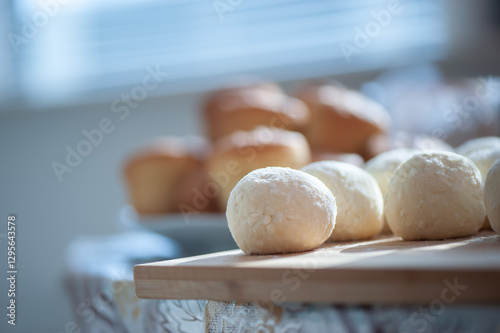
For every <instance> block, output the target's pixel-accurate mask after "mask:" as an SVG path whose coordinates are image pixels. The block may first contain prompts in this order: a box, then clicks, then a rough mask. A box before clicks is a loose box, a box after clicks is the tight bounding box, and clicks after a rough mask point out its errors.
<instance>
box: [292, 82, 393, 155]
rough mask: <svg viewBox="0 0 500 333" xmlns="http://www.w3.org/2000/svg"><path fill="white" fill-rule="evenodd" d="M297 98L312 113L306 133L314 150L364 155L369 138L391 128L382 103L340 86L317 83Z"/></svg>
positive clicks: (304, 90)
mask: <svg viewBox="0 0 500 333" xmlns="http://www.w3.org/2000/svg"><path fill="white" fill-rule="evenodd" d="M296 96H297V97H298V98H299V99H301V100H302V101H304V102H305V103H306V104H307V106H308V107H309V109H310V110H311V119H310V121H309V124H308V125H307V127H306V129H305V132H304V133H305V136H306V138H307V139H308V141H309V144H310V145H311V148H312V149H314V150H327V151H332V152H338V153H358V154H364V152H365V146H366V144H367V142H368V140H369V138H370V137H371V136H373V135H375V134H380V133H385V132H387V131H388V129H389V127H390V117H389V114H388V112H387V111H386V110H385V109H384V108H383V107H382V106H381V105H380V104H378V103H376V102H374V101H372V100H370V99H368V98H366V97H365V96H363V95H362V94H360V93H358V92H356V91H353V90H349V89H347V88H344V87H341V86H336V85H331V84H314V85H310V86H308V87H306V88H304V89H302V90H301V91H299V93H298V94H297V95H296ZM363 157H364V156H363Z"/></svg>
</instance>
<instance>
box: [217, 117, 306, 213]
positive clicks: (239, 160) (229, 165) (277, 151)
mask: <svg viewBox="0 0 500 333" xmlns="http://www.w3.org/2000/svg"><path fill="white" fill-rule="evenodd" d="M310 160H311V152H310V149H309V146H308V144H307V141H306V139H305V138H304V136H303V135H302V134H300V133H298V132H291V131H286V130H281V129H277V128H269V127H258V128H256V129H254V130H253V131H249V132H243V131H240V132H235V133H233V134H231V135H229V136H227V137H224V138H222V139H220V140H218V141H217V142H216V143H215V144H214V149H213V153H212V156H211V157H210V158H209V161H208V173H209V175H210V177H211V178H212V179H213V180H214V181H216V182H217V183H218V185H219V186H220V192H219V195H218V200H219V205H220V207H224V208H225V207H226V204H227V200H228V199H229V194H230V193H231V190H232V189H233V188H234V186H236V184H237V183H238V181H240V179H241V178H243V177H244V176H245V175H246V174H248V173H249V172H250V171H253V170H255V169H260V168H265V167H269V166H279V167H290V168H294V169H300V168H301V167H303V166H304V165H306V164H307V163H309V162H310Z"/></svg>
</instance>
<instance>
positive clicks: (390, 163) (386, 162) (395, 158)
mask: <svg viewBox="0 0 500 333" xmlns="http://www.w3.org/2000/svg"><path fill="white" fill-rule="evenodd" d="M417 152H418V150H415V149H409V148H401V149H394V150H390V151H387V152H385V153H382V154H379V155H377V156H376V157H374V158H372V159H371V160H369V161H368V162H367V163H366V165H365V170H366V172H368V173H369V174H370V175H372V176H373V178H375V180H376V181H377V184H378V186H379V188H380V191H381V192H382V196H384V195H385V194H386V193H387V187H388V186H389V181H390V180H391V178H392V175H393V174H394V171H395V170H396V169H397V167H398V166H399V165H400V164H401V163H403V162H404V161H406V160H407V159H409V158H410V157H411V156H412V155H414V154H416V153H417ZM382 233H384V234H387V233H392V231H391V228H390V227H389V224H388V223H387V219H386V218H385V216H384V227H383V229H382Z"/></svg>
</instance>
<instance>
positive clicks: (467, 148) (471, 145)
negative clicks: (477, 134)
mask: <svg viewBox="0 0 500 333" xmlns="http://www.w3.org/2000/svg"><path fill="white" fill-rule="evenodd" d="M490 148H497V149H500V138H499V137H497V136H486V137H482V138H475V139H471V140H469V141H466V142H464V143H463V144H462V145H460V146H458V147H457V148H456V152H457V153H458V154H460V155H464V156H466V157H469V154H471V153H474V152H476V151H478V150H482V149H490Z"/></svg>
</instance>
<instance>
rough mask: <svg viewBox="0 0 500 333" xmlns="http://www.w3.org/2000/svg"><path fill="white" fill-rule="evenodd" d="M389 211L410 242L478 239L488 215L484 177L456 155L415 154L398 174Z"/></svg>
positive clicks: (391, 186) (394, 228) (396, 227)
mask: <svg viewBox="0 0 500 333" xmlns="http://www.w3.org/2000/svg"><path fill="white" fill-rule="evenodd" d="M384 208H385V216H386V218H387V222H388V223H389V226H390V227H391V229H392V231H393V232H394V234H396V235H397V236H400V237H402V238H403V239H405V240H427V239H446V238H456V237H465V236H470V235H473V234H475V233H476V232H477V231H478V230H479V228H480V227H481V225H482V224H483V222H484V219H485V216H486V213H485V209H484V201H483V188H482V183H481V175H480V173H479V170H478V169H477V168H476V166H475V165H474V163H472V161H471V160H469V159H467V158H465V157H463V156H460V155H458V154H455V153H450V152H423V153H418V154H415V155H413V156H412V157H410V158H409V159H408V160H407V161H406V162H404V163H403V164H401V165H400V166H399V167H398V168H397V169H396V171H395V172H394V176H392V179H391V181H390V182H389V190H388V192H387V195H386V196H385V207H384Z"/></svg>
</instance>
